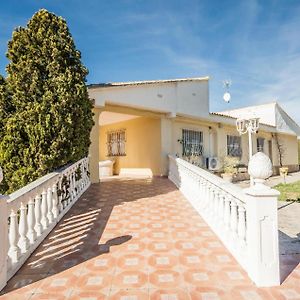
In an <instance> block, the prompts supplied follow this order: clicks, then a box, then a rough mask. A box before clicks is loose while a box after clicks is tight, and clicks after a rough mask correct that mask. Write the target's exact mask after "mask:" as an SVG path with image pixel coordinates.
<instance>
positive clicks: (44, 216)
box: [41, 190, 49, 230]
mask: <svg viewBox="0 0 300 300" xmlns="http://www.w3.org/2000/svg"><path fill="white" fill-rule="evenodd" d="M47 213H48V205H47V192H46V190H43V192H42V219H41V223H42V225H43V229H44V230H45V229H47V228H48V225H49V223H48V218H47Z"/></svg>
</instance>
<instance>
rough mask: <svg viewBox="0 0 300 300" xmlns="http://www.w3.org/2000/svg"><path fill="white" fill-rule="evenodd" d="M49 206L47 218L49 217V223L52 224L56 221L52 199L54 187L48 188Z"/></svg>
mask: <svg viewBox="0 0 300 300" xmlns="http://www.w3.org/2000/svg"><path fill="white" fill-rule="evenodd" d="M47 207H48V212H47V218H48V221H49V222H48V223H49V224H51V223H53V221H54V219H53V213H52V209H53V199H52V189H51V187H48V188H47Z"/></svg>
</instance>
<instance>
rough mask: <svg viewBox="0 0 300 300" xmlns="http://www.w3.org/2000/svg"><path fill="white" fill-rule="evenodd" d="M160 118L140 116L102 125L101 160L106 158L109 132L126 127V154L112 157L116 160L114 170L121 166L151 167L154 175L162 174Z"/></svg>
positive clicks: (116, 171) (117, 170)
mask: <svg viewBox="0 0 300 300" xmlns="http://www.w3.org/2000/svg"><path fill="white" fill-rule="evenodd" d="M160 124H161V122H160V119H159V118H150V117H139V118H137V119H133V120H129V121H124V122H119V123H115V124H110V125H106V126H100V142H99V147H100V160H106V159H108V158H109V157H107V145H106V138H107V132H108V131H111V130H118V129H126V145H125V149H126V156H120V157H110V159H113V160H115V166H114V172H115V174H119V172H120V169H121V168H150V169H151V170H152V173H153V175H160V174H161V129H160Z"/></svg>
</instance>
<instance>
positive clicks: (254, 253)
mask: <svg viewBox="0 0 300 300" xmlns="http://www.w3.org/2000/svg"><path fill="white" fill-rule="evenodd" d="M259 153H260V154H259ZM259 153H257V154H255V155H254V156H252V158H251V161H250V163H249V174H250V175H251V176H252V177H253V178H254V182H255V183H256V184H255V185H254V186H253V187H251V188H249V189H245V190H243V189H241V188H239V187H238V186H236V185H233V184H232V183H229V182H225V181H224V180H223V179H222V178H220V177H218V176H216V175H214V174H212V173H210V172H208V171H207V170H204V169H201V168H199V167H196V166H195V165H192V164H190V163H188V162H187V161H185V160H182V159H180V158H176V157H173V156H169V161H170V164H169V179H170V180H171V181H173V182H174V183H175V185H176V186H177V187H178V188H179V189H180V190H181V191H182V193H183V194H184V195H185V197H186V198H187V200H189V201H190V203H191V204H192V205H193V206H194V208H195V209H196V210H197V211H198V212H199V214H200V215H201V216H202V217H203V218H204V220H205V221H206V222H207V223H208V225H210V227H211V228H212V229H213V230H214V232H215V233H216V234H217V235H218V236H219V238H220V240H221V241H222V242H223V243H224V245H225V246H226V247H227V248H228V249H229V250H230V252H231V253H232V254H233V256H234V257H235V258H236V259H237V261H238V262H239V263H240V264H241V266H242V267H243V268H244V269H245V270H246V271H247V272H248V275H249V277H250V278H251V279H252V280H253V281H254V282H255V283H256V284H257V285H258V286H274V285H278V284H279V255H278V232H277V231H278V224H277V203H276V202H277V197H278V192H277V191H274V190H272V189H270V188H268V187H266V186H265V185H263V181H264V179H265V178H267V177H268V176H270V175H271V174H272V173H271V168H272V165H271V162H270V161H269V158H268V157H266V155H264V154H263V153H262V152H259ZM257 160H258V162H257ZM262 168H263V169H262ZM258 207H259V208H260V209H259V211H257V208H258ZM262 236H264V239H265V241H261V237H262Z"/></svg>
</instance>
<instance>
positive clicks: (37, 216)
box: [34, 195, 43, 237]
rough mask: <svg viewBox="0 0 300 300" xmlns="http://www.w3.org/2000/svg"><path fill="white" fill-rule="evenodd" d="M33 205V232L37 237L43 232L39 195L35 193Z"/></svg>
mask: <svg viewBox="0 0 300 300" xmlns="http://www.w3.org/2000/svg"><path fill="white" fill-rule="evenodd" d="M34 202H35V205H34V215H35V226H34V229H35V232H36V235H37V237H39V236H40V235H41V234H42V232H43V226H42V224H41V218H42V211H41V196H40V195H37V196H36V197H35V201H34Z"/></svg>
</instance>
